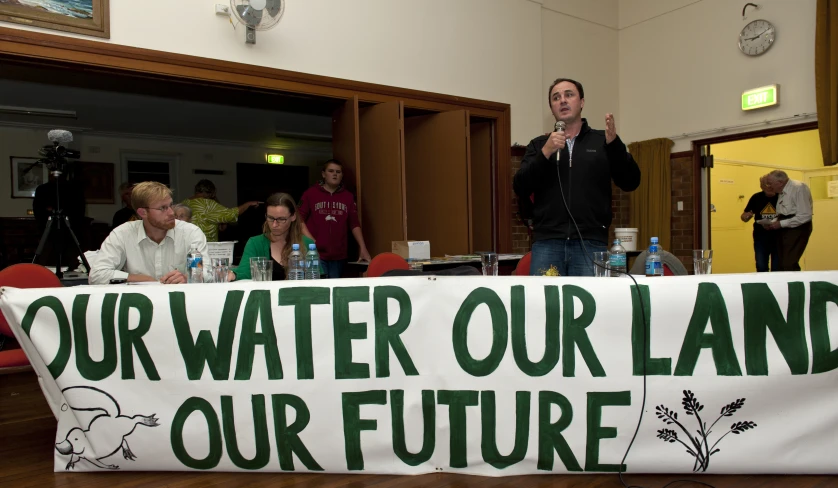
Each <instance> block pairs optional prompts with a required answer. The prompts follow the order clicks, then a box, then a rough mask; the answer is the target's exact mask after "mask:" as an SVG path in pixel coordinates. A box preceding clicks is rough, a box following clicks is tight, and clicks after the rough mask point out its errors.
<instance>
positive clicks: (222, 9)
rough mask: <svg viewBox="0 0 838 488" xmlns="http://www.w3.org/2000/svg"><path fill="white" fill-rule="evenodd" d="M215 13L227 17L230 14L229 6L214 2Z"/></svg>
mask: <svg viewBox="0 0 838 488" xmlns="http://www.w3.org/2000/svg"><path fill="white" fill-rule="evenodd" d="M215 15H226V16H227V17H229V16H230V6H229V5H224V4H223V3H216V4H215Z"/></svg>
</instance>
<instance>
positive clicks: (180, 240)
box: [88, 181, 207, 285]
mask: <svg viewBox="0 0 838 488" xmlns="http://www.w3.org/2000/svg"><path fill="white" fill-rule="evenodd" d="M131 206H132V207H134V209H135V210H136V212H137V215H139V216H140V218H141V219H142V220H135V221H132V222H126V223H125V224H122V225H120V226H119V227H117V228H116V229H114V230H113V231H112V232H111V233H110V235H108V237H107V239H105V242H103V243H102V247H101V249H99V253H98V256H97V257H96V260H95V264H93V267H92V269H91V270H90V277H89V278H88V281H89V282H90V284H91V285H106V284H108V283H110V281H111V280H112V279H126V280H127V281H128V282H140V281H159V282H160V283H163V284H178V283H186V275H185V274H184V271H186V254H187V253H188V252H189V250H190V249H191V248H193V247H195V248H197V249H198V251H199V252H200V253H201V255H202V256H204V257H207V238H206V236H205V235H204V233H203V232H202V231H201V229H199V228H198V227H197V226H195V225H193V224H190V223H188V222H183V221H181V220H176V219H175V212H174V210H173V209H172V190H170V189H169V187H167V186H166V185H164V184H162V183H158V182H156V181H146V182H143V183H139V184H138V185H136V186H135V187H134V191H133V192H132V193H131Z"/></svg>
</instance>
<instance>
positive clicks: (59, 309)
mask: <svg viewBox="0 0 838 488" xmlns="http://www.w3.org/2000/svg"><path fill="white" fill-rule="evenodd" d="M45 307H46V308H48V309H50V310H52V311H53V313H55V318H56V320H57V321H58V352H56V353H55V357H54V358H53V359H52V361H50V363H49V364H48V365H47V369H48V370H49V374H51V375H52V377H53V378H58V377H59V376H61V373H63V372H64V368H65V367H66V366H67V361H69V360H70V351H71V350H72V348H73V337H72V335H71V332H70V320H69V319H68V318H67V312H65V311H64V305H62V304H61V300H59V299H58V298H56V297H53V296H47V297H41V298H39V299H37V300H35V301H34V302H32V303H31V304H30V305H29V307H27V308H26V313H24V314H23V320H22V321H21V322H20V328H21V329H23V332H24V333H25V334H26V335H28V336H29V337H32V332H31V331H32V324H34V323H35V317H36V316H37V315H38V311H39V310H41V309H42V308H45Z"/></svg>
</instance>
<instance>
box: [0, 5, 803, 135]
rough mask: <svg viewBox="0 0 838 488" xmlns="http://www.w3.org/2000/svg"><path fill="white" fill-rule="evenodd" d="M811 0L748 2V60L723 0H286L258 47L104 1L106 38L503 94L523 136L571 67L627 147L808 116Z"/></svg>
mask: <svg viewBox="0 0 838 488" xmlns="http://www.w3.org/2000/svg"><path fill="white" fill-rule="evenodd" d="M815 1H816V0H763V1H761V2H759V4H760V5H761V6H762V8H761V10H759V11H753V10H749V13H748V20H754V19H756V18H765V19H768V20H771V21H772V22H774V23H775V24H776V26H777V30H778V32H777V43H776V45H775V46H774V47H773V48H772V49H771V50H770V51H768V52H767V53H766V54H764V55H762V56H759V57H755V58H751V57H747V56H745V55H743V54H742V53H741V52H740V51H739V49H738V48H737V47H736V41H737V35H738V32H739V30H740V29H741V28H742V27H743V26H744V25H745V23H746V21H743V20H742V17H741V8H742V5H741V4H738V3H735V2H731V1H730V0H701V1H697V0H586V1H584V2H583V1H581V0H424V1H421V2H418V1H408V0H356V1H352V2H349V1H346V0H291V1H289V2H288V4H287V8H286V12H285V18H283V20H282V22H281V23H280V24H279V25H278V26H277V27H276V28H274V29H272V30H270V31H267V32H259V33H258V38H257V44H256V45H246V44H245V43H244V39H243V37H244V33H243V28H242V26H239V27H238V28H237V30H235V31H234V30H233V27H232V26H231V25H230V23H229V22H228V21H227V19H226V18H224V17H219V16H216V15H215V13H214V3H205V2H200V1H197V0H181V1H180V2H178V8H177V10H178V11H179V12H185V15H173V14H171V12H172V11H171V8H172V7H171V2H169V1H166V0H146V1H143V2H111V32H112V38H111V39H110V40H109V41H103V42H111V43H116V44H122V45H127V46H135V47H141V48H147V49H155V50H163V51H169V52H175V53H183V54H189V55H194V56H202V57H208V58H215V59H222V60H229V61H236V62H240V63H246V64H253V65H261V66H270V67H275V68H282V69H287V70H293V71H300V72H305V73H314V74H320V75H327V76H333V77H337V78H345V79H350V80H359V81H366V82H373V83H380V84H385V85H393V86H399V87H405V88H413V89H419V90H426V91H431V92H439V93H445V94H451V95H457V96H467V97H473V98H478V99H487V100H493V101H498V102H505V103H509V104H510V105H511V106H512V141H513V142H517V143H520V144H526V143H527V142H528V141H529V140H530V139H531V138H533V137H534V136H536V135H538V134H539V133H542V132H544V131H546V130H547V129H549V128H550V127H551V126H552V119H551V117H550V116H549V110H548V108H547V104H546V94H545V93H546V90H547V87H548V86H549V83H550V81H552V80H553V79H554V78H556V77H558V76H567V77H572V78H577V79H579V81H581V82H583V84H584V85H585V88H586V108H585V115H586V116H587V117H588V118H589V120H590V122H591V125H592V126H594V127H596V128H602V125H603V122H602V117H603V115H604V114H605V112H613V113H615V115H616V119H617V127H618V131H619V133H620V135H621V136H622V138H623V140H624V141H625V142H627V143H628V142H632V141H637V140H644V139H649V138H654V137H668V136H673V135H676V134H682V133H687V132H694V131H704V130H709V129H715V128H719V127H726V126H733V125H740V124H747V123H752V122H761V121H763V120H765V119H774V118H783V117H788V116H792V115H795V114H800V113H806V112H814V111H815V95H814V61H813V60H814V53H813V51H814V49H813V41H814V26H815ZM222 3H224V2H222ZM3 25H4V26H9V27H13V28H23V29H31V28H28V27H22V26H17V25H15V24H3ZM152 26H153V27H152ZM45 32H49V33H51V34H57V35H62V34H60V33H58V32H56V31H45ZM150 32H154V35H149V33H150ZM87 39H89V38H87ZM770 83H779V84H780V85H781V98H780V106H779V107H776V108H771V109H765V110H760V111H756V112H752V113H743V112H741V110H740V109H739V98H740V95H741V93H742V92H743V91H744V90H746V89H749V88H754V87H759V86H763V85H766V84H770ZM787 123H791V122H787ZM702 137H708V135H706V134H705V135H703V136H702ZM689 147H690V141H689V139H678V140H677V141H676V146H675V147H674V148H673V150H674V151H680V150H685V149H688V148H689Z"/></svg>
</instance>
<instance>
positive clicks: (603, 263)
mask: <svg viewBox="0 0 838 488" xmlns="http://www.w3.org/2000/svg"><path fill="white" fill-rule="evenodd" d="M609 255H610V254H609V252H608V251H602V252H595V253H594V276H596V277H597V278H602V277H607V276H611V270H610V269H608V257H609Z"/></svg>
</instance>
